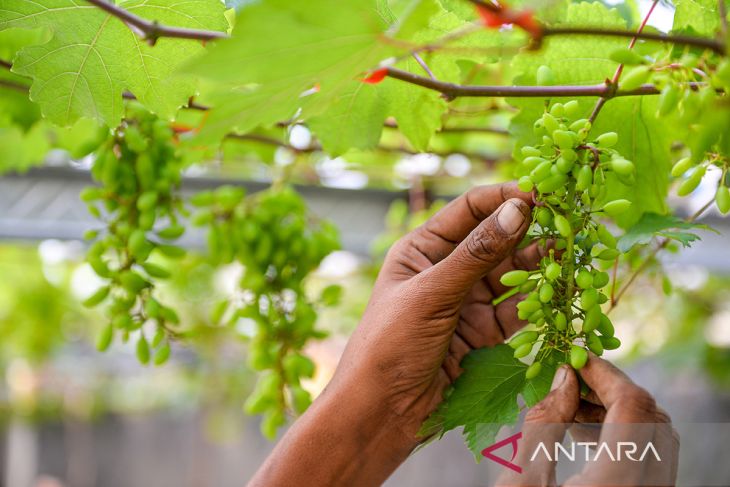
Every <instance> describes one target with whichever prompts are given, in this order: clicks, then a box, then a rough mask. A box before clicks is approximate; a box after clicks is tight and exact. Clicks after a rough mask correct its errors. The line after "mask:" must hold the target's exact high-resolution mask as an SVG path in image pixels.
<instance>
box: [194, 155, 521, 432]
mask: <svg viewBox="0 0 730 487" xmlns="http://www.w3.org/2000/svg"><path fill="white" fill-rule="evenodd" d="M528 152H529V151H528ZM191 201H192V202H193V204H194V205H195V206H196V208H197V211H196V213H195V214H194V215H193V216H192V219H191V220H192V221H193V222H194V224H196V225H199V226H206V227H207V228H208V250H209V254H210V258H211V260H212V261H213V262H214V263H216V264H225V263H230V262H239V263H240V265H242V266H243V267H245V273H244V274H243V276H242V278H241V280H240V281H239V282H238V290H239V292H240V293H244V292H245V293H246V294H250V295H251V296H252V297H251V299H249V300H246V301H245V302H235V303H234V302H230V303H223V304H222V305H221V306H218V307H217V308H216V310H215V313H213V318H214V319H215V321H217V322H221V321H222V322H223V323H221V324H227V323H226V320H232V321H231V322H230V323H231V324H232V323H235V321H233V320H237V319H238V317H246V318H250V319H252V320H254V321H255V322H256V324H257V326H256V330H255V333H254V334H253V336H252V337H251V340H250V342H249V354H248V364H249V366H250V367H251V368H253V369H255V370H258V371H261V373H262V375H261V378H260V380H259V383H258V384H257V386H256V389H255V390H254V392H253V393H252V394H251V396H249V398H248V400H247V401H246V405H245V407H246V410H247V411H248V412H250V413H252V414H262V415H264V421H263V423H262V431H263V432H264V433H265V434H267V435H268V436H271V435H273V434H275V433H276V429H277V428H278V427H279V426H281V425H282V424H284V422H285V419H286V412H287V411H294V412H297V413H301V412H303V410H304V409H306V407H308V405H309V403H310V402H311V399H310V397H309V394H308V393H307V392H306V391H305V390H304V389H302V388H301V385H300V381H301V379H303V378H311V377H313V375H314V372H315V367H314V363H313V362H312V360H311V359H309V358H308V357H306V356H305V355H304V354H303V353H302V350H303V348H304V347H305V345H306V344H307V343H308V341H310V340H315V339H320V338H322V337H324V336H325V334H324V333H323V332H322V331H320V330H318V329H317V328H316V327H315V324H316V323H315V322H316V318H317V309H318V308H321V307H325V306H334V305H336V304H337V301H338V300H339V299H338V298H339V295H340V294H341V289H340V288H339V286H330V287H328V288H326V289H325V290H324V291H323V292H322V294H321V295H320V297H319V298H318V299H314V300H312V299H310V297H308V296H307V295H306V293H305V290H304V286H303V281H304V280H305V279H306V278H307V276H308V275H309V274H311V273H312V272H313V271H314V270H315V269H316V268H317V267H318V266H319V264H320V263H321V261H322V259H324V258H325V257H326V256H327V255H328V254H329V253H330V252H332V251H333V250H336V249H337V247H338V236H337V231H336V229H335V227H334V226H333V225H332V224H330V223H329V222H326V221H321V220H318V219H316V218H314V217H313V216H312V215H311V214H309V212H308V211H307V207H306V205H305V203H304V201H303V199H302V198H301V196H300V195H299V194H297V193H296V192H295V191H294V190H293V189H292V188H290V187H287V186H282V187H279V186H276V187H272V188H271V189H269V190H266V191H262V192H259V193H255V194H250V195H247V194H245V192H244V191H243V190H242V188H239V187H233V186H222V187H220V188H217V189H216V190H215V191H213V192H205V193H202V194H199V195H196V196H194V197H193V198H192V199H191ZM262 302H265V303H266V304H267V306H266V307H265V308H262V306H260V303H262Z"/></svg>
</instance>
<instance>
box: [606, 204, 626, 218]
mask: <svg viewBox="0 0 730 487" xmlns="http://www.w3.org/2000/svg"><path fill="white" fill-rule="evenodd" d="M630 207H631V202H630V201H629V200H614V201H609V202H608V203H606V204H605V205H603V211H604V212H606V214H607V215H609V216H613V217H616V216H619V215H621V214H622V213H625V212H626V211H627V210H628V209H629V208H630Z"/></svg>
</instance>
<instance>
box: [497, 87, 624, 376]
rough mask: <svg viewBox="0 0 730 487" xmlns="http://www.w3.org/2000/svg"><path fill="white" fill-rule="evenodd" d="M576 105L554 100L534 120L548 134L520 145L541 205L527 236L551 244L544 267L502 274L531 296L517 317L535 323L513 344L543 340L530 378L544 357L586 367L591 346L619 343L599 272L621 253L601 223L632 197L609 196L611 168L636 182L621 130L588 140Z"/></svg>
mask: <svg viewBox="0 0 730 487" xmlns="http://www.w3.org/2000/svg"><path fill="white" fill-rule="evenodd" d="M577 112H578V103H577V102H575V101H571V102H568V103H566V104H561V103H555V104H553V105H552V106H551V107H550V110H549V111H546V112H545V113H544V115H543V116H542V118H540V119H539V120H537V122H536V123H535V125H534V130H535V133H536V134H537V135H538V136H541V137H542V143H541V144H540V145H538V146H535V147H532V146H526V147H522V149H521V151H522V154H523V156H524V160H523V161H522V168H523V169H524V172H526V173H527V174H526V175H524V176H522V177H521V178H520V179H519V182H518V184H519V187H520V189H521V190H522V191H533V189H534V190H535V194H536V200H537V205H536V207H535V210H534V212H533V224H532V226H531V229H530V233H529V237H530V238H533V239H539V240H540V241H541V242H542V244H543V245H546V246H548V247H549V248H550V250H549V252H548V253H547V256H546V257H544V258H543V259H542V260H541V262H540V266H539V269H537V270H535V271H531V272H530V271H523V270H517V271H512V272H508V273H506V274H504V275H503V276H502V278H501V281H502V283H503V284H504V285H505V286H508V287H512V288H513V289H512V290H511V293H516V292H521V293H525V294H527V297H526V298H525V300H524V301H522V302H520V303H519V304H518V306H517V307H518V315H519V317H520V318H521V319H524V320H527V321H528V322H529V323H531V324H532V325H533V328H534V329H530V330H528V331H524V332H522V333H520V334H518V335H516V336H515V337H514V338H513V339H512V340H511V341H510V342H509V344H510V345H511V346H512V347H513V348H514V349H515V352H514V355H515V357H517V358H522V357H526V356H527V355H529V354H530V353H531V352H532V351H533V350H534V349H535V346H536V345H538V344H540V345H539V349H538V352H537V354H536V356H535V360H534V362H533V363H532V365H531V366H530V367H529V368H528V369H527V377H528V378H533V377H535V376H537V375H538V374H539V373H540V370H541V368H542V361H543V360H546V359H547V360H558V361H560V362H563V363H566V362H568V363H570V364H571V365H572V366H573V367H575V368H576V369H580V368H581V367H583V365H584V364H585V363H586V360H587V358H588V355H587V351H586V350H591V351H592V352H594V353H595V354H597V355H601V354H602V353H603V351H604V350H606V349H609V350H610V349H615V348H617V347H619V346H620V341H619V340H618V338H616V337H614V327H613V324H612V323H611V320H610V319H609V318H608V317H607V316H606V315H605V314H604V313H603V312H602V310H601V305H602V304H603V303H605V302H606V301H607V300H608V297H607V296H606V294H604V293H603V292H602V289H603V288H604V287H605V286H606V285H608V283H609V276H608V274H607V273H606V272H604V271H603V270H601V268H602V267H607V266H609V265H610V264H611V263H612V262H613V261H614V260H615V259H616V258H617V257H618V255H619V251H618V250H617V248H616V239H615V237H614V236H613V235H612V234H611V232H610V231H609V230H608V229H607V228H606V227H605V226H604V225H603V224H602V223H600V222H599V221H598V219H599V218H600V217H604V216H609V217H613V216H617V215H619V214H620V213H622V212H624V211H626V210H627V209H628V208H629V206H630V204H631V203H630V202H629V201H627V200H614V201H610V202H608V203H605V204H602V205H600V207H599V206H598V205H597V203H596V202H598V201H605V200H606V199H607V198H606V196H607V195H606V191H607V190H606V184H605V183H606V177H607V175H608V174H609V173H613V174H614V175H615V176H616V177H617V178H618V180H619V181H621V182H622V183H623V184H626V185H631V184H633V182H634V172H635V168H634V165H633V163H632V162H631V161H629V160H627V159H625V158H624V157H622V156H621V155H620V154H619V153H618V152H617V151H616V150H614V149H612V148H611V147H612V146H614V145H615V144H616V142H617V141H618V137H617V134H616V133H614V132H608V133H605V134H602V135H600V136H598V137H596V138H589V131H590V129H591V124H590V122H589V121H588V120H585V119H578V120H575V118H576V116H577Z"/></svg>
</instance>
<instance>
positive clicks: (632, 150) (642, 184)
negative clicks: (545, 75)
mask: <svg viewBox="0 0 730 487" xmlns="http://www.w3.org/2000/svg"><path fill="white" fill-rule="evenodd" d="M561 24H566V25H568V24H570V25H581V26H588V25H590V26H596V27H604V28H622V29H625V28H626V23H625V21H624V19H623V18H622V17H621V16H620V14H619V13H618V11H616V10H615V9H608V8H606V7H605V6H603V5H602V4H600V3H580V4H573V5H570V7H569V8H568V11H567V14H566V17H565V18H564V21H563V22H561ZM622 47H623V48H625V47H626V41H625V40H624V39H609V38H596V37H580V36H575V37H573V36H567V37H564V38H553V39H549V40H548V42H546V44H545V46H544V49H542V50H541V51H538V52H534V53H533V52H525V53H521V54H520V55H518V56H516V57H515V59H514V61H513V63H512V66H513V68H514V73H515V82H516V83H517V84H524V85H534V84H536V72H537V69H538V67H539V66H541V65H546V66H549V67H550V68H551V70H552V72H553V74H554V78H555V81H554V83H555V84H558V85H586V84H600V83H602V82H604V80H605V79H606V78H610V77H611V76H612V75H613V73H614V71H615V70H616V67H617V66H618V64H617V63H616V62H614V61H612V60H611V59H610V54H611V52H613V51H614V50H616V49H618V48H622ZM656 49H661V46H656ZM569 99H570V98H562V99H553V100H551V101H552V102H558V101H567V100H569ZM508 101H509V103H510V104H512V105H513V106H516V107H518V108H520V113H519V114H518V115H517V116H515V117H514V118H513V120H512V123H511V126H510V132H511V133H513V134H514V135H515V136H517V141H516V149H519V148H520V147H521V146H523V145H526V144H535V143H537V142H538V141H537V138H536V136H535V135H534V134H533V133H532V124H533V122H534V121H535V120H536V119H537V118H538V117H540V116H541V115H542V113H543V110H544V100H542V99H539V98H538V99H528V98H520V99H514V98H513V99H509V100H508ZM596 101H597V99H596V98H591V97H584V98H579V99H578V102H579V104H580V107H581V111H582V117H584V118H588V116H589V115H590V113H591V111H592V109H593V107H594V106H595V103H596ZM656 104H657V97H621V98H614V99H612V100H609V101H608V102H607V103H606V106H605V108H604V109H603V111H602V112H601V113H600V115H599V116H598V119H597V120H596V123H595V124H594V126H593V129H592V130H591V136H593V137H595V136H598V135H600V134H601V133H603V132H609V131H612V132H616V133H618V136H619V142H618V144H617V145H616V146H615V149H617V150H618V151H619V152H620V153H621V154H623V155H624V156H625V157H626V158H628V159H630V160H631V161H632V162H633V163H634V165H635V167H636V184H635V185H633V186H625V185H623V184H621V183H620V182H618V181H617V180H616V178H615V177H614V176H613V175H610V176H609V178H608V182H607V186H608V188H607V189H608V190H607V194H608V195H610V197H611V199H617V198H625V199H628V200H629V201H631V202H632V206H631V211H630V212H627V213H625V214H623V215H621V216H620V217H619V218H617V223H618V224H619V225H620V226H622V227H624V228H626V227H629V226H631V225H632V224H634V223H636V221H638V220H639V218H640V217H641V215H642V214H643V213H644V212H655V213H664V212H666V203H665V198H666V194H667V191H668V186H669V176H668V173H669V167H670V164H671V158H670V154H669V146H670V142H671V134H672V126H671V124H672V119H671V118H668V117H663V118H658V117H657V116H656ZM636 188H641V190H640V191H637V190H636ZM601 203H602V202H600V201H599V202H597V204H599V205H600V204H601Z"/></svg>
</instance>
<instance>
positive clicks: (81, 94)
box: [0, 0, 227, 126]
mask: <svg viewBox="0 0 730 487" xmlns="http://www.w3.org/2000/svg"><path fill="white" fill-rule="evenodd" d="M119 6H120V7H123V8H125V9H127V10H129V11H130V12H131V13H134V14H136V15H139V16H141V17H144V18H147V19H150V20H155V21H158V22H160V23H163V24H167V25H173V26H179V27H189V28H197V29H210V30H225V29H226V27H227V23H226V21H225V17H224V15H223V13H224V9H225V7H224V5H223V4H222V3H221V2H219V1H218V0H187V1H185V2H177V3H173V4H171V3H170V2H168V1H166V0H125V1H122V2H119ZM12 27H22V28H32V27H48V28H50V29H51V30H52V32H53V36H52V38H51V40H50V41H49V42H47V43H45V44H40V45H35V46H29V47H26V48H24V49H22V50H21V51H20V52H19V53H18V55H17V56H16V58H15V60H14V62H13V71H14V72H16V73H18V74H22V75H25V76H29V77H31V78H33V85H32V87H31V94H30V96H31V99H32V100H33V101H36V102H37V103H39V104H40V106H41V110H42V112H43V114H44V116H46V117H47V118H49V119H50V120H52V121H53V122H55V123H58V124H60V125H70V124H72V123H73V122H75V121H76V120H78V119H79V118H81V117H90V118H95V119H97V120H99V121H102V122H104V123H106V124H108V125H112V126H113V125H116V124H117V123H118V122H119V120H120V118H121V116H122V109H123V105H122V101H123V100H122V92H123V91H124V90H125V89H127V90H129V91H131V92H132V93H134V94H135V95H136V96H137V98H139V100H140V101H141V102H142V103H143V104H144V105H145V106H146V107H147V108H149V109H150V110H151V111H153V112H155V113H157V114H159V115H160V116H162V117H165V118H171V117H173V116H174V115H175V112H176V110H177V109H178V108H179V107H180V106H182V105H184V104H185V103H186V102H187V99H188V98H189V97H190V96H191V95H193V94H195V81H194V79H192V78H190V77H177V76H173V74H174V72H175V71H176V69H177V67H178V66H179V65H180V64H181V63H183V62H185V61H186V60H187V59H188V58H190V57H191V56H194V55H196V54H198V53H199V52H201V51H202V50H203V46H202V45H201V44H200V43H198V42H194V41H190V40H184V39H169V38H162V39H160V40H159V41H158V42H157V43H156V44H155V46H150V45H148V44H146V43H145V42H144V41H143V40H141V39H140V38H139V37H138V36H137V35H136V34H135V33H133V32H132V31H131V30H130V29H129V28H128V27H127V26H126V25H125V24H124V23H122V22H121V21H120V20H119V19H117V18H116V17H113V16H111V15H110V14H107V13H106V12H104V11H102V10H100V9H99V8H97V7H94V6H92V5H89V4H87V3H86V2H82V1H78V0H52V1H48V2H33V1H29V0H3V2H2V8H1V9H0V30H4V29H8V28H12Z"/></svg>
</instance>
